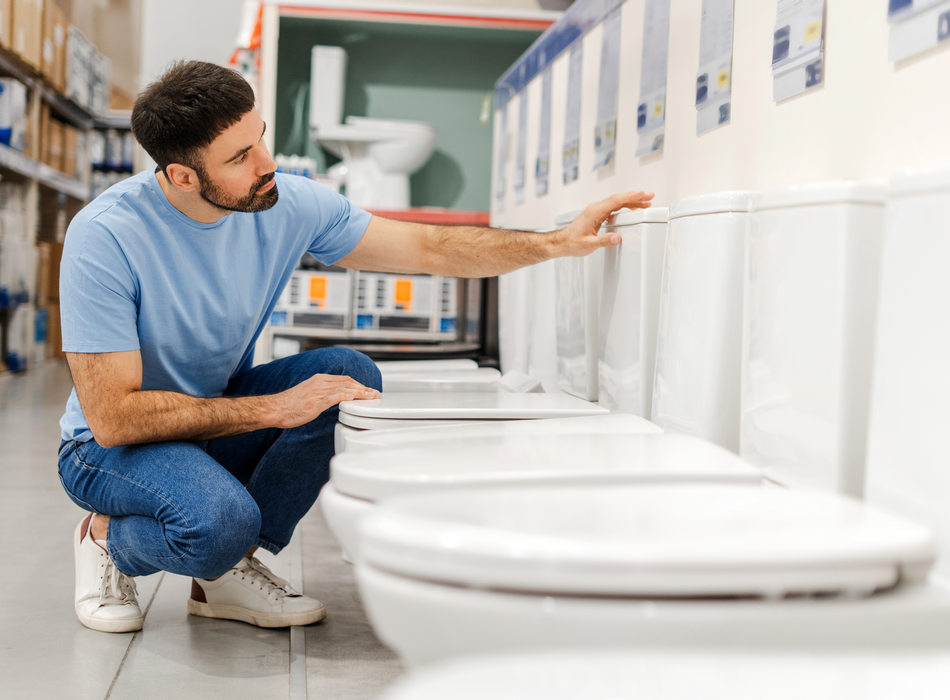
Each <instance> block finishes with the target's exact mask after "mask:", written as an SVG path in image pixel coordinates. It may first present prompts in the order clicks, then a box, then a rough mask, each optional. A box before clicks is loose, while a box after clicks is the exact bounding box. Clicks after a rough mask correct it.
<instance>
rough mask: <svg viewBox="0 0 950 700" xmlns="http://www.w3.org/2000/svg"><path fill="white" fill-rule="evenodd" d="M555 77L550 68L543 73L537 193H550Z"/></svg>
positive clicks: (535, 173)
mask: <svg viewBox="0 0 950 700" xmlns="http://www.w3.org/2000/svg"><path fill="white" fill-rule="evenodd" d="M552 82H553V77H552V74H551V69H550V68H548V69H547V70H546V71H544V73H543V74H542V75H541V127H540V129H539V130H538V133H539V138H538V159H537V161H536V162H535V168H534V178H535V195H537V196H538V197H543V196H544V195H546V194H547V193H548V175H549V174H550V170H551V90H552Z"/></svg>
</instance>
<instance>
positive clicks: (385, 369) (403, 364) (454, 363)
mask: <svg viewBox="0 0 950 700" xmlns="http://www.w3.org/2000/svg"><path fill="white" fill-rule="evenodd" d="M376 367H377V368H378V369H379V373H380V374H382V375H383V376H384V377H385V376H386V375H388V374H403V373H406V372H458V371H462V370H474V369H478V363H477V362H475V360H469V359H465V358H460V359H453V360H383V361H381V362H377V363H376Z"/></svg>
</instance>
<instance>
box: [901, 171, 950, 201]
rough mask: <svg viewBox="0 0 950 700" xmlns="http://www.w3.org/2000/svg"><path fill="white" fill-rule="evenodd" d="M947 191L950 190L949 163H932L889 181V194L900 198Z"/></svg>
mask: <svg viewBox="0 0 950 700" xmlns="http://www.w3.org/2000/svg"><path fill="white" fill-rule="evenodd" d="M947 190H950V163H934V164H931V165H925V166H921V167H918V168H908V169H907V170H904V171H903V172H901V173H900V174H899V175H897V176H896V177H894V179H893V180H891V187H890V194H891V196H893V197H901V196H909V195H915V194H923V193H926V192H941V191H942V192H946V191H947Z"/></svg>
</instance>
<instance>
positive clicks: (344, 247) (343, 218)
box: [300, 178, 373, 265]
mask: <svg viewBox="0 0 950 700" xmlns="http://www.w3.org/2000/svg"><path fill="white" fill-rule="evenodd" d="M300 180H302V181H303V182H304V183H306V185H305V186H307V187H308V188H310V189H311V191H312V204H313V206H314V207H315V209H314V211H313V217H314V218H313V220H314V221H316V222H317V226H316V228H315V230H314V231H313V236H312V238H311V241H310V243H309V246H308V248H307V250H308V251H309V252H310V254H311V255H313V257H315V258H316V259H317V260H319V261H320V262H322V263H324V264H325V265H333V264H334V263H337V262H339V261H340V260H342V259H343V258H345V257H346V256H347V255H349V254H350V253H351V252H352V251H353V249H354V248H355V247H356V244H357V243H359V242H360V239H361V238H362V237H363V233H365V231H366V227H367V226H369V221H370V219H372V218H373V215H372V214H370V213H369V212H367V211H364V210H363V209H360V208H359V207H358V206H356V205H355V204H353V203H351V202H350V201H349V200H348V199H347V198H346V197H343V196H342V195H340V194H337V193H336V192H333V191H332V190H330V189H328V188H326V187H324V186H323V185H321V184H319V183H316V182H313V181H312V180H306V179H305V178H300Z"/></svg>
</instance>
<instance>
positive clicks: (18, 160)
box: [0, 144, 89, 202]
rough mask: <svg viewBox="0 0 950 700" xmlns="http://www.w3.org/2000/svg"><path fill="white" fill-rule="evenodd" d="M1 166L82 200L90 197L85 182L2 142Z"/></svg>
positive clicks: (0, 148) (0, 151) (0, 145)
mask: <svg viewBox="0 0 950 700" xmlns="http://www.w3.org/2000/svg"><path fill="white" fill-rule="evenodd" d="M0 168H6V169H7V170H12V171H13V172H15V173H18V174H19V175H22V176H23V177H27V178H30V179H32V180H36V181H37V182H39V183H40V184H41V185H45V186H46V187H49V188H50V189H53V190H56V191H57V192H62V193H63V194H67V195H69V196H70V197H74V198H75V199H78V200H80V201H83V202H84V201H86V200H87V199H89V189H88V188H87V187H86V185H85V184H84V183H82V182H80V181H79V180H77V179H75V178H72V177H68V176H67V175H66V174H64V173H61V172H59V171H58V170H55V169H53V168H51V167H50V166H48V165H46V164H45V163H40V162H38V161H36V160H33V159H32V158H30V157H29V156H26V155H23V154H22V153H20V151H18V150H16V149H14V148H10V147H9V146H4V145H3V144H0Z"/></svg>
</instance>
